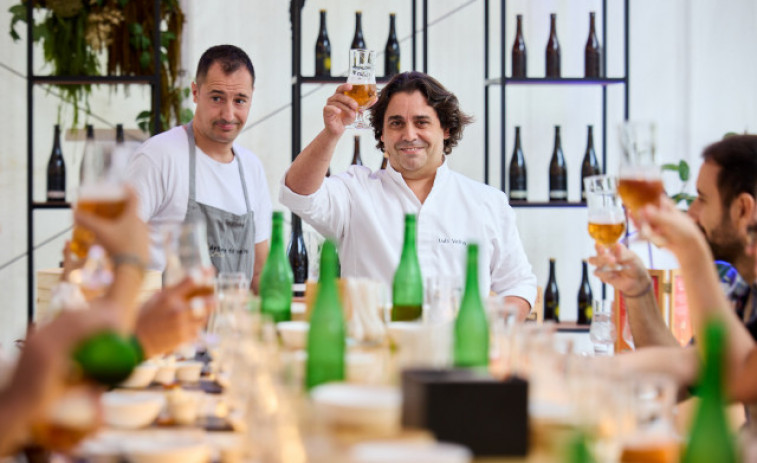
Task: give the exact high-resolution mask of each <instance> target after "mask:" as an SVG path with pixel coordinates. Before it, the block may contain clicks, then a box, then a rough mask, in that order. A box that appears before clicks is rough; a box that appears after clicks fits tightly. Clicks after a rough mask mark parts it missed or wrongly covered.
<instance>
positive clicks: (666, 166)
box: [661, 164, 679, 171]
mask: <svg viewBox="0 0 757 463" xmlns="http://www.w3.org/2000/svg"><path fill="white" fill-rule="evenodd" d="M678 167H679V165H678V164H663V165H662V167H661V169H662V170H672V171H677V170H678Z"/></svg>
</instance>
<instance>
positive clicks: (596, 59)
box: [584, 11, 603, 78]
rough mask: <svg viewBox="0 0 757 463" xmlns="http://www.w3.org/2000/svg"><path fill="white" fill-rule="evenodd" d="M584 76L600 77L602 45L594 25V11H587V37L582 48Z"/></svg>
mask: <svg viewBox="0 0 757 463" xmlns="http://www.w3.org/2000/svg"><path fill="white" fill-rule="evenodd" d="M584 77H586V78H600V77H603V76H602V46H601V45H599V39H598V38H597V31H596V28H595V26H594V12H593V11H592V12H591V13H589V38H588V40H586V48H585V49H584Z"/></svg>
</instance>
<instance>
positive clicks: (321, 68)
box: [315, 10, 331, 77]
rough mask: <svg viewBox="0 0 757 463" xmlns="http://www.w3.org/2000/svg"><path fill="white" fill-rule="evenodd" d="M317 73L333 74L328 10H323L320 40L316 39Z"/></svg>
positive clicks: (319, 75)
mask: <svg viewBox="0 0 757 463" xmlns="http://www.w3.org/2000/svg"><path fill="white" fill-rule="evenodd" d="M315 75H316V76H317V77H328V76H330V75H331V41H330V40H329V33H328V31H327V30H326V10H321V27H320V28H319V29H318V40H316V41H315Z"/></svg>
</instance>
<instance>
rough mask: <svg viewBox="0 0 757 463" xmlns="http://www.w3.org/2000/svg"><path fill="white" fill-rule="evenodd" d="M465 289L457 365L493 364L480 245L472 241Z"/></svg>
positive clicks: (458, 323)
mask: <svg viewBox="0 0 757 463" xmlns="http://www.w3.org/2000/svg"><path fill="white" fill-rule="evenodd" d="M467 266H468V269H467V272H466V276H465V292H464V293H463V300H462V302H461V303H460V311H459V312H458V314H457V320H455V350H454V363H455V366H457V367H483V368H486V367H487V366H488V365H489V323H488V322H487V320H486V311H485V310H484V304H483V302H482V301H481V290H480V289H479V287H478V245H477V244H469V245H468V264H467Z"/></svg>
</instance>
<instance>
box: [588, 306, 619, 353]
mask: <svg viewBox="0 0 757 463" xmlns="http://www.w3.org/2000/svg"><path fill="white" fill-rule="evenodd" d="M616 337H617V334H616V332H615V323H614V322H613V319H612V301H610V300H604V299H603V300H599V299H595V300H594V313H593V314H592V318H591V327H590V328H589V338H590V339H591V343H592V344H593V345H594V355H596V356H611V355H613V353H614V350H615V339H616Z"/></svg>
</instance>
